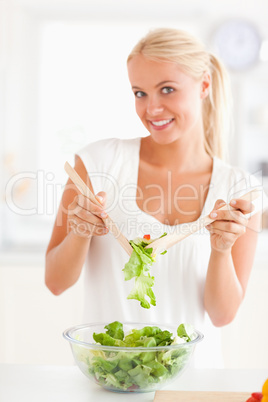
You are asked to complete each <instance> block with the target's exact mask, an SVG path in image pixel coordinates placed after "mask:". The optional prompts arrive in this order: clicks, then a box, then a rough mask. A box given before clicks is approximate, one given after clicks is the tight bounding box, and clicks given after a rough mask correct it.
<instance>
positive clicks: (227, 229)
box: [207, 221, 246, 236]
mask: <svg viewBox="0 0 268 402" xmlns="http://www.w3.org/2000/svg"><path fill="white" fill-rule="evenodd" d="M207 229H208V230H209V231H210V232H211V231H215V230H217V231H219V232H221V234H222V235H224V233H228V234H235V235H236V236H237V235H241V234H244V233H245V231H246V226H245V225H241V224H238V223H236V222H233V221H215V222H213V223H211V224H210V225H208V227H207Z"/></svg>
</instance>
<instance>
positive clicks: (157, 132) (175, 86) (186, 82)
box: [128, 54, 210, 144]
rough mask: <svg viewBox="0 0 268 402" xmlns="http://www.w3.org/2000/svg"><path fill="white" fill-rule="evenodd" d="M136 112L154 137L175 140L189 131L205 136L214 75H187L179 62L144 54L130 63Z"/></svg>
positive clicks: (162, 140) (196, 136) (168, 140)
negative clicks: (204, 101) (204, 106)
mask: <svg viewBox="0 0 268 402" xmlns="http://www.w3.org/2000/svg"><path fill="white" fill-rule="evenodd" d="M128 74H129V80H130V83H131V86H132V90H133V93H134V95H135V105H136V112H137V114H138V116H139V118H140V119H141V121H142V123H143V124H144V126H145V127H146V128H147V130H148V131H149V132H150V134H151V136H152V138H153V140H154V141H155V142H157V143H159V144H169V143H172V142H174V141H176V140H178V139H180V138H182V137H184V136H185V135H186V134H189V135H191V136H188V135H187V138H188V139H189V140H194V138H199V140H200V139H202V138H203V137H202V136H203V122H202V99H204V98H205V97H206V96H207V95H208V91H209V85H210V76H209V75H208V74H204V77H203V79H202V80H199V81H197V80H195V79H194V78H192V77H190V76H189V75H187V74H186V73H185V72H184V71H183V70H182V69H181V68H180V67H179V66H178V65H177V64H175V63H170V62H157V61H153V60H150V59H147V58H145V57H144V56H143V55H142V54H138V55H136V56H134V57H133V58H132V59H131V60H130V61H129V62H128Z"/></svg>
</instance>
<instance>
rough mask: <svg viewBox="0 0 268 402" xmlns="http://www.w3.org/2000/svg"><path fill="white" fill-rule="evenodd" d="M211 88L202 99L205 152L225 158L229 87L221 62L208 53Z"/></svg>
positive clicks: (229, 125) (229, 99)
mask: <svg viewBox="0 0 268 402" xmlns="http://www.w3.org/2000/svg"><path fill="white" fill-rule="evenodd" d="M210 73H211V83H212V85H211V90H210V93H209V95H208V96H207V97H206V98H205V99H204V101H203V125H204V136H205V138H204V141H205V148H206V151H207V153H208V154H209V155H210V156H212V157H213V156H217V157H219V158H221V159H226V158H227V149H226V148H227V142H228V141H227V140H228V135H229V134H230V131H231V118H230V116H231V107H232V98H231V89H230V81H229V76H228V74H227V71H226V69H225V67H224V66H223V64H222V63H221V62H220V61H219V60H218V59H217V58H216V57H215V56H214V55H212V54H210Z"/></svg>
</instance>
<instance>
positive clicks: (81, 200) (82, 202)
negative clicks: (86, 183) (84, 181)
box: [77, 194, 107, 218]
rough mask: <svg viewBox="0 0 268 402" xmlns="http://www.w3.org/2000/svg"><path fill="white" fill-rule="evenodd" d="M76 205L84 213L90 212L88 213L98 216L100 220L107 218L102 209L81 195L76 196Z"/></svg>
mask: <svg viewBox="0 0 268 402" xmlns="http://www.w3.org/2000/svg"><path fill="white" fill-rule="evenodd" d="M77 203H78V205H79V206H80V207H81V208H83V209H84V210H85V211H86V212H88V211H90V213H92V214H94V215H96V216H99V217H100V218H107V213H106V212H105V211H104V209H103V208H102V207H100V206H98V205H96V204H94V203H93V202H92V201H90V199H89V198H87V197H84V196H83V195H82V194H80V195H79V196H77Z"/></svg>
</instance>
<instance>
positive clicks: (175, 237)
mask: <svg viewBox="0 0 268 402" xmlns="http://www.w3.org/2000/svg"><path fill="white" fill-rule="evenodd" d="M260 195H261V190H260V189H253V190H251V191H249V192H248V193H246V194H244V195H242V196H241V197H239V199H241V200H246V201H254V200H256V199H257V198H258V197H259V196H260ZM227 209H231V210H235V208H233V207H231V206H230V205H227V204H226V205H224V206H223V207H221V208H219V209H218V210H227ZM214 221H215V219H212V218H210V216H209V215H207V216H201V217H200V218H199V219H198V220H197V221H194V222H190V223H185V224H182V225H181V226H180V233H171V234H168V235H166V236H163V237H161V238H160V239H157V240H155V241H152V242H151V243H150V244H149V245H148V246H146V247H145V248H152V249H153V251H152V255H156V254H159V253H161V252H163V251H165V250H167V249H168V248H170V247H172V246H174V244H176V243H179V242H180V241H182V240H183V239H185V238H186V237H188V236H190V235H191V234H193V233H196V232H198V231H199V230H201V229H202V228H203V227H205V226H207V225H208V224H209V223H212V222H214Z"/></svg>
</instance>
